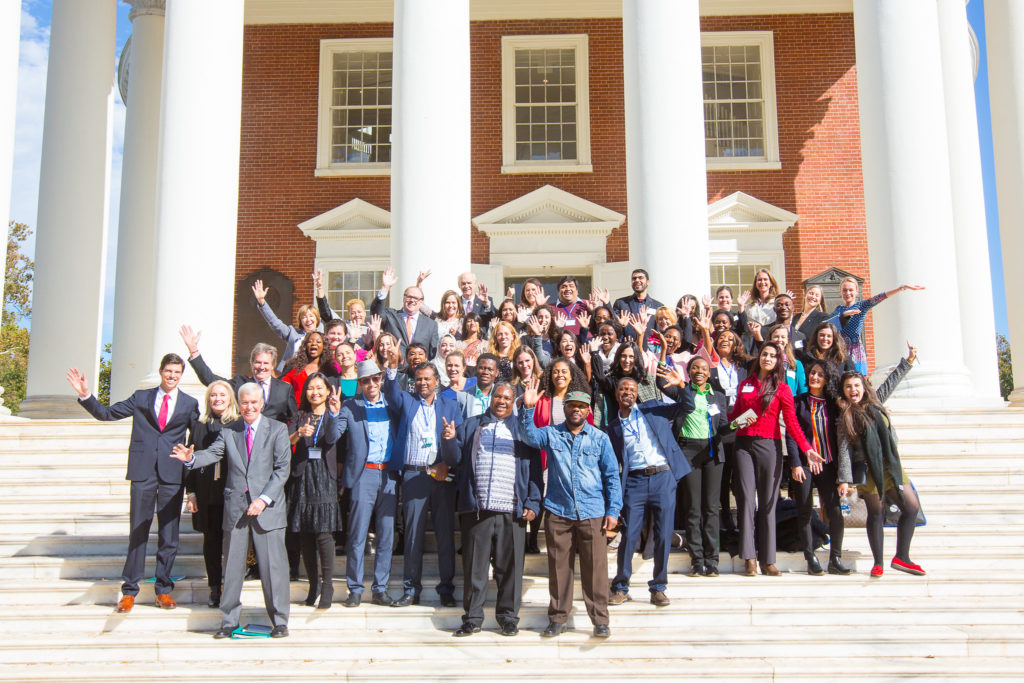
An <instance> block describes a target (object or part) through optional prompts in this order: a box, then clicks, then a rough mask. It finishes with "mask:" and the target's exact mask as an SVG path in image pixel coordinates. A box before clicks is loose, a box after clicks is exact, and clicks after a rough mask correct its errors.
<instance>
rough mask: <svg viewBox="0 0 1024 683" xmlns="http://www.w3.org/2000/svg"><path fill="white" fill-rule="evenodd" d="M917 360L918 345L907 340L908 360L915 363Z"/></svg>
mask: <svg viewBox="0 0 1024 683" xmlns="http://www.w3.org/2000/svg"><path fill="white" fill-rule="evenodd" d="M915 360H917V347H916V346H914V345H913V344H911V343H910V340H907V362H908V363H910V364H911V365H913V364H914V361H915Z"/></svg>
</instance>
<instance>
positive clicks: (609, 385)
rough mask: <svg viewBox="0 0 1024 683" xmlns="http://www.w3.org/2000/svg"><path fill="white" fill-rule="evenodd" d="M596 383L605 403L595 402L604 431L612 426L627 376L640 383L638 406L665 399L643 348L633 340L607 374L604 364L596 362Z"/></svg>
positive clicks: (625, 344) (619, 352) (596, 419)
mask: <svg viewBox="0 0 1024 683" xmlns="http://www.w3.org/2000/svg"><path fill="white" fill-rule="evenodd" d="M591 370H593V373H594V374H593V377H594V382H595V383H596V384H597V388H598V395H599V396H600V397H601V400H598V401H595V402H594V423H595V424H596V425H597V426H598V427H599V428H601V429H604V428H605V427H607V426H608V419H609V416H611V415H613V414H614V413H615V411H616V410H617V409H618V401H617V400H616V398H615V387H616V386H617V385H618V383H619V380H620V379H622V378H623V377H632V378H633V379H634V380H635V381H636V388H637V397H636V402H637V403H643V402H644V401H650V400H659V401H660V400H661V390H660V389H658V386H657V384H656V381H655V378H654V377H652V376H651V374H650V373H648V372H647V368H646V367H645V364H644V355H643V352H642V351H641V350H640V347H639V346H637V345H636V343H634V342H632V341H622V342H620V343H619V348H618V349H617V350H616V351H615V357H614V358H613V359H612V365H611V367H610V368H609V369H608V371H607V372H605V371H604V368H602V367H601V364H600V363H592V364H591Z"/></svg>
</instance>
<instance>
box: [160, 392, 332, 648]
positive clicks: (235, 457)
mask: <svg viewBox="0 0 1024 683" xmlns="http://www.w3.org/2000/svg"><path fill="white" fill-rule="evenodd" d="M238 403H239V407H240V408H241V412H242V419H243V420H244V421H245V429H244V430H242V431H238V432H235V431H223V432H221V434H220V436H219V437H218V438H217V440H216V441H214V442H213V445H211V446H210V447H209V448H207V449H206V450H203V451H198V452H195V453H193V451H194V450H195V447H194V446H190V447H188V448H185V446H184V445H182V444H178V445H177V446H175V447H174V452H173V453H172V454H171V457H173V458H176V459H178V460H181V461H182V462H183V463H185V466H186V467H189V468H191V467H205V466H206V465H212V464H213V463H215V462H218V461H220V460H224V466H225V467H226V468H227V482H226V484H225V486H224V537H225V539H226V540H225V553H224V554H225V556H226V557H225V561H224V591H223V593H222V595H221V600H220V611H221V614H222V616H221V627H220V630H219V631H217V633H216V634H214V636H213V637H214V638H227V637H229V636H230V635H231V632H232V631H234V630H235V629H236V628H237V627H238V618H239V616H240V614H241V611H242V602H241V596H242V582H243V580H244V576H245V556H246V554H247V552H248V548H249V538H250V536H251V537H252V545H253V550H254V551H255V553H256V564H257V566H259V570H260V581H261V583H262V584H263V600H264V603H265V604H266V606H267V614H269V615H270V621H271V623H272V624H273V626H274V628H273V631H272V632H271V634H270V635H271V637H272V638H284V637H285V636H287V635H288V607H289V605H288V602H289V597H290V593H289V586H288V556H287V553H286V552H285V548H284V530H285V526H287V521H288V519H287V505H286V504H285V498H284V484H285V482H286V481H287V480H288V472H289V469H290V466H291V454H292V451H291V447H290V445H289V443H288V428H287V427H285V426H284V425H283V424H281V423H280V422H277V421H276V420H271V419H269V418H266V417H264V416H262V415H261V411H262V410H263V391H262V390H261V389H260V386H259V385H258V384H256V383H254V382H248V383H246V384H243V385H242V386H241V387H239V389H238ZM329 428H330V427H328V429H329Z"/></svg>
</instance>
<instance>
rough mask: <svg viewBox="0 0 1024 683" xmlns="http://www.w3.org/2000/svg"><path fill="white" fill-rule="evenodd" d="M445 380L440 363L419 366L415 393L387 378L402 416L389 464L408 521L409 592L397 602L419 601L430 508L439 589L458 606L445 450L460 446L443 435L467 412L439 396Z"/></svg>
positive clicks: (387, 390) (445, 602)
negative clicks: (398, 483)
mask: <svg viewBox="0 0 1024 683" xmlns="http://www.w3.org/2000/svg"><path fill="white" fill-rule="evenodd" d="M439 379H440V378H439V376H438V373H437V368H436V367H434V366H433V365H432V364H431V363H423V364H421V365H419V366H417V367H416V369H415V370H414V371H413V385H414V388H415V390H416V394H415V395H410V394H408V393H406V392H404V391H402V390H401V389H399V387H398V385H397V384H396V383H395V382H393V381H391V380H388V381H386V382H384V398H385V399H386V400H387V402H388V404H389V405H392V406H394V407H395V409H396V410H397V411H398V415H399V419H398V429H397V431H396V432H395V446H394V449H393V450H392V453H391V459H390V460H389V461H388V468H389V469H391V470H393V471H394V472H395V473H396V474H397V473H401V474H400V475H399V476H401V477H402V484H401V486H402V506H403V510H402V512H403V516H404V521H405V549H404V552H403V555H404V558H405V572H404V577H403V584H404V594H403V595H402V597H401V598H399V599H398V601H396V602H395V606H396V607H406V606H408V605H416V604H419V600H420V592H421V591H422V590H423V586H422V584H421V583H420V578H421V577H422V574H423V537H424V535H425V534H426V530H427V508H429V509H430V519H431V521H432V522H433V524H434V536H435V537H436V539H437V563H438V567H439V569H440V574H441V582H440V583H439V584H438V586H437V593H438V595H439V596H440V598H441V605H442V606H444V607H455V483H454V481H453V480H452V479H451V478H450V477H449V476H448V465H447V462H446V461H447V460H449V459H450V458H448V457H446V456H445V454H444V452H443V451H444V450H445V449H449V448H450V449H455V448H457V447H458V446H457V444H456V443H455V441H454V440H453V439H448V440H444V439H442V438H441V433H442V431H443V430H444V427H445V425H447V424H454V425H456V426H458V425H460V424H462V413H461V412H460V411H459V405H458V403H456V402H455V401H451V400H449V399H446V398H442V397H440V396H438V395H437V387H438V384H439Z"/></svg>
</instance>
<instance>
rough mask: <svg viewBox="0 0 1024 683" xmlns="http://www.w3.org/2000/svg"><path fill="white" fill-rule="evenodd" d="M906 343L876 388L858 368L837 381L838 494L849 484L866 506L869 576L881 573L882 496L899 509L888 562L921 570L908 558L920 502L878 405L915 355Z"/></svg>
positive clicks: (901, 568) (920, 573)
mask: <svg viewBox="0 0 1024 683" xmlns="http://www.w3.org/2000/svg"><path fill="white" fill-rule="evenodd" d="M907 347H908V353H907V357H906V358H905V359H901V360H900V362H899V365H897V366H896V368H895V369H894V370H893V371H892V372H891V373H889V376H888V377H886V378H885V381H884V382H882V386H880V387H878V391H877V392H876V391H875V390H874V389H873V388H872V387H871V383H870V382H868V381H867V379H866V378H865V377H864V375H862V374H860V373H859V372H846V373H843V376H842V378H841V380H840V385H841V386H842V390H843V393H842V396H841V397H840V398H839V401H838V403H839V409H840V410H841V411H842V416H841V418H840V420H839V430H838V441H839V465H838V468H839V474H838V481H839V486H838V493H839V495H840V496H844V495H846V491H847V489H848V488H849V485H850V484H854V485H856V486H857V493H858V494H859V496H860V498H861V499H862V500H863V501H864V504H865V505H866V506H867V509H868V520H867V532H868V544H869V545H870V546H871V554H872V555H873V556H874V566H873V567H872V568H871V577H872V578H878V577H880V576H882V572H883V568H882V542H883V539H884V536H883V529H882V526H883V522H884V521H885V506H884V504H883V503H884V500H885V499H889V500H892V501H893V502H895V503H896V504H897V505H898V506H899V508H900V518H899V521H898V522H897V523H896V556H895V557H893V558H892V562H891V563H890V565H889V566H891V567H892V568H893V569H898V570H899V571H901V572H906V573H908V574H916V575H918V576H923V575H924V573H925V571H924V569H922V568H921V566H920V565H917V564H914V563H913V562H912V561H911V559H910V542H911V540H913V538H914V527H915V526H916V524H917V513H918V511H919V510H920V509H921V504H920V502H919V501H918V498H917V494H916V493H915V492H914V489H913V487H912V486H909V485H908V484H909V482H910V480H909V479H908V478H907V474H906V472H904V471H903V465H902V463H901V462H900V454H899V449H898V448H897V446H896V434H895V432H894V431H893V427H892V422H891V421H890V419H889V413H888V412H887V411H886V410H885V408H883V407H882V404H883V403H885V401H886V399H888V398H889V396H890V395H891V394H892V392H893V390H894V389H896V386H897V385H898V384H899V383H900V381H901V380H902V379H903V377H904V376H905V375H906V374H907V373H908V372H910V368H911V366H913V364H914V360H915V359H916V358H917V349H915V348H914V347H913V346H911V345H910V344H909V343H908V344H907Z"/></svg>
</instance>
